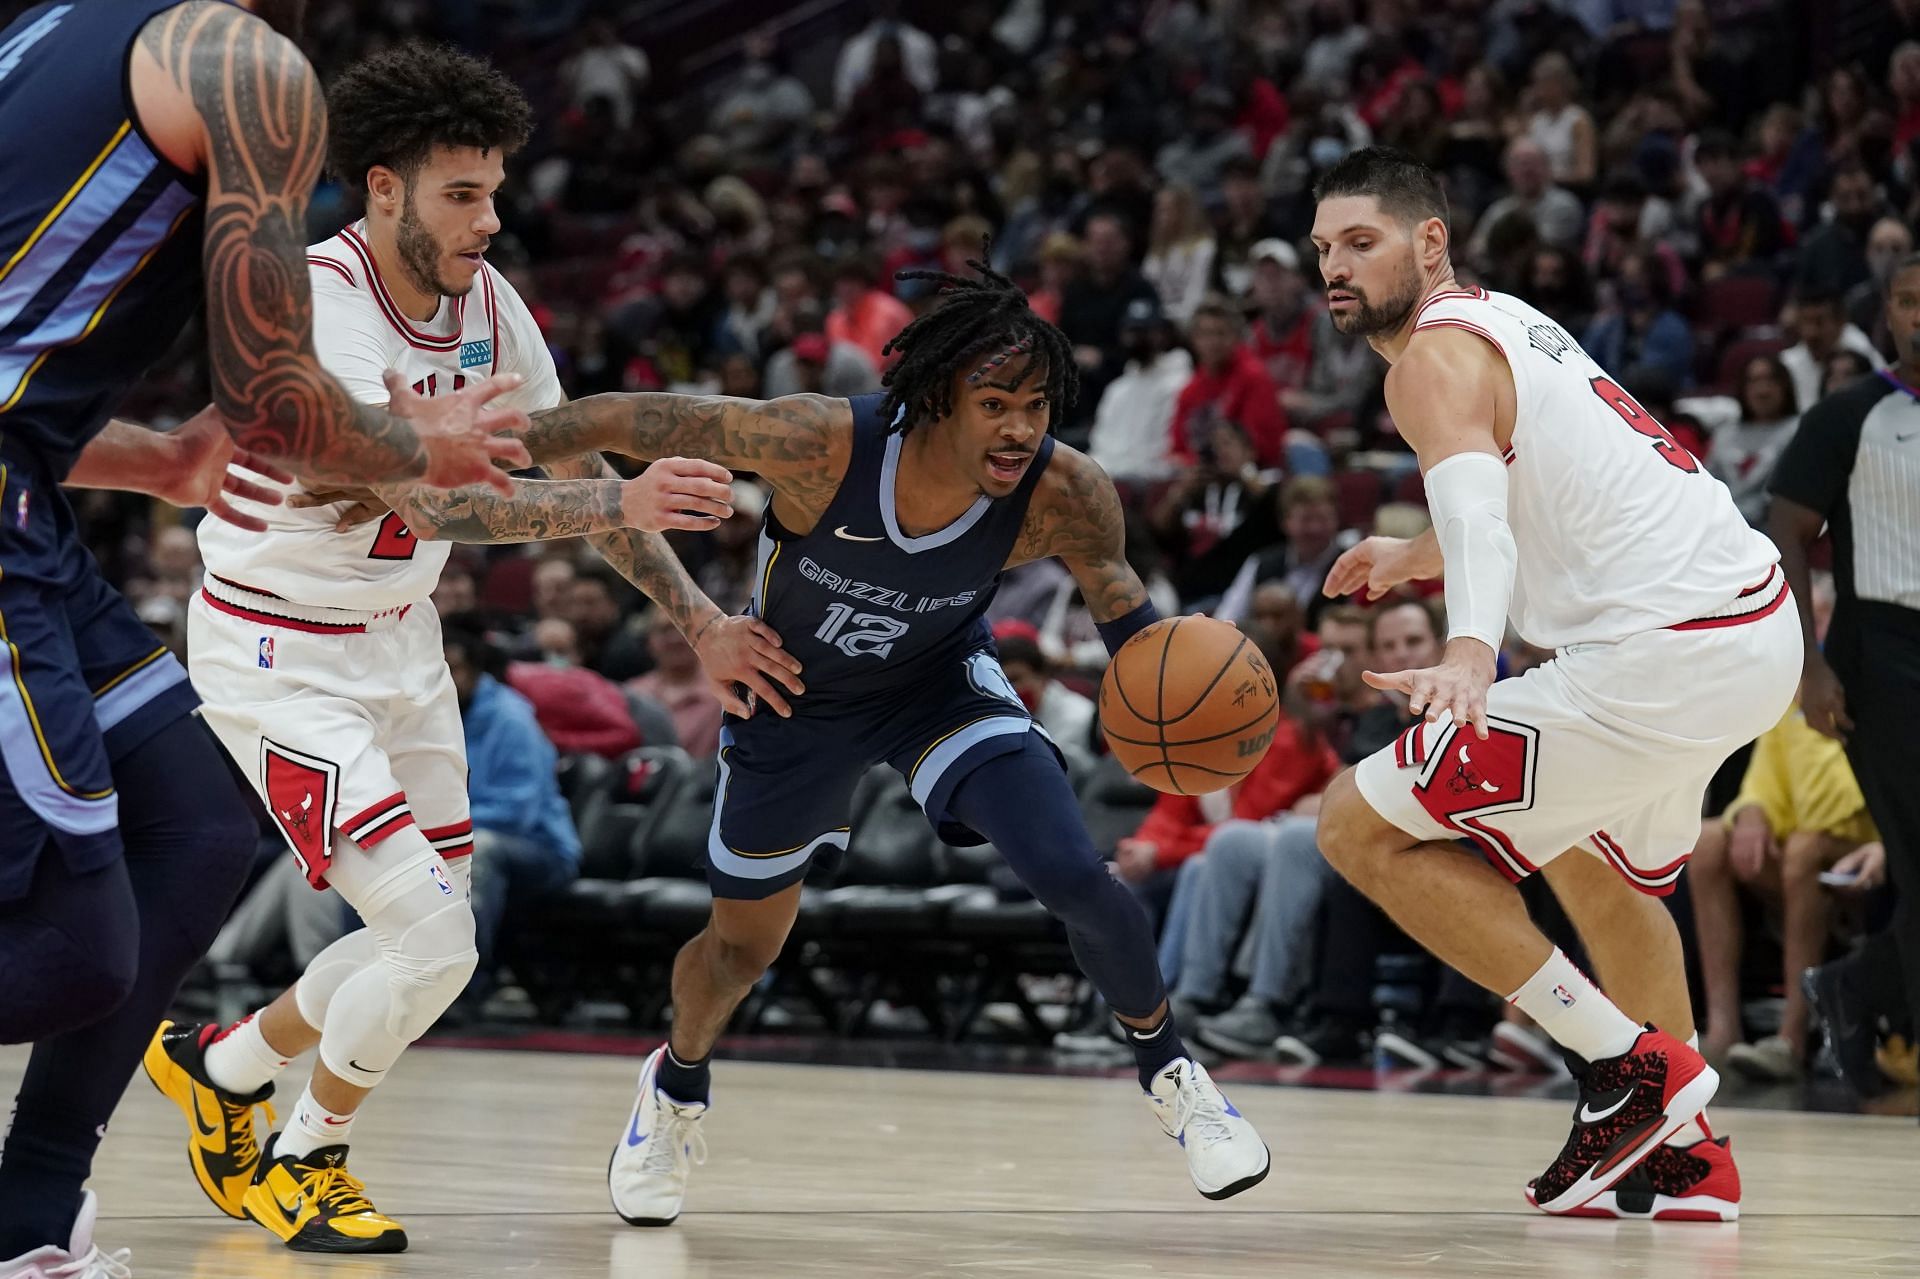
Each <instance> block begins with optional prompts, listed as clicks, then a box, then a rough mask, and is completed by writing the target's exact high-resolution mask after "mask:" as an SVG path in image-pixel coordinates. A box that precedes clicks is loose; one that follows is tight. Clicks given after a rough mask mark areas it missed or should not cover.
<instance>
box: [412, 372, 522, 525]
mask: <svg viewBox="0 0 1920 1279" xmlns="http://www.w3.org/2000/svg"><path fill="white" fill-rule="evenodd" d="M521 381H522V379H521V377H520V375H519V374H518V373H500V374H496V375H494V376H493V377H485V378H480V379H479V380H478V381H474V382H469V383H468V384H467V385H466V386H463V387H461V388H460V389H459V390H458V391H454V392H452V393H451V394H448V395H432V396H428V395H422V394H420V393H419V392H418V391H415V390H414V389H413V388H412V387H410V386H408V385H407V381H406V379H405V378H404V377H402V376H401V375H400V373H399V372H398V371H397V370H394V369H388V370H387V372H386V383H387V411H388V412H390V413H392V414H393V415H394V416H395V417H398V418H404V419H406V421H407V423H408V424H409V425H411V426H412V427H413V430H414V434H416V435H418V436H419V437H420V443H421V445H422V446H423V447H424V448H425V449H426V451H427V470H426V473H425V474H424V475H422V476H421V477H420V479H419V481H418V482H419V483H421V484H424V485H426V486H427V487H429V488H440V489H457V488H464V487H466V486H467V485H469V484H487V485H490V486H492V487H493V489H494V490H495V491H496V492H498V493H500V494H501V495H503V496H505V495H508V494H511V493H512V492H513V481H512V479H511V478H510V477H509V476H508V474H507V472H509V471H515V470H519V469H520V468H521V467H525V466H531V465H532V464H533V459H532V457H531V456H530V455H529V454H528V453H527V446H526V445H524V444H522V443H521V442H520V440H519V439H518V438H517V436H515V435H511V434H507V432H517V431H524V430H526V429H527V427H528V425H529V423H528V420H527V415H526V413H525V411H524V410H521V409H516V408H509V407H508V406H506V405H504V404H501V403H499V402H498V397H500V396H502V395H505V394H506V393H507V392H509V391H514V390H517V389H519V386H520V383H521Z"/></svg>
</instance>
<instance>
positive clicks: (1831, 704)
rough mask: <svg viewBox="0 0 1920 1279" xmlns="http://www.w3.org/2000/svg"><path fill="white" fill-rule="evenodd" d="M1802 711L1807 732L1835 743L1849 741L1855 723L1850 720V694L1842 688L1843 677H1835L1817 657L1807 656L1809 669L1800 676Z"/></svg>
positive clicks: (1822, 659) (1827, 666)
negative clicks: (1848, 703) (1820, 735)
mask: <svg viewBox="0 0 1920 1279" xmlns="http://www.w3.org/2000/svg"><path fill="white" fill-rule="evenodd" d="M1800 711H1801V713H1802V714H1804V715H1805V716H1806V717H1807V727H1808V728H1811V729H1812V730H1813V731H1814V732H1816V733H1824V734H1825V735H1826V736H1828V737H1831V738H1832V739H1833V740H1834V741H1836V742H1844V741H1846V740H1847V734H1848V733H1849V732H1851V731H1852V730H1853V720H1852V719H1850V718H1848V716H1847V692H1846V690H1845V689H1844V688H1842V687H1840V677H1839V676H1838V675H1835V674H1834V673H1833V667H1831V666H1829V665H1827V659H1826V658H1824V657H1822V656H1821V655H1820V654H1818V653H1812V652H1810V653H1808V654H1807V665H1806V669H1805V670H1804V671H1802V672H1801V675H1800Z"/></svg>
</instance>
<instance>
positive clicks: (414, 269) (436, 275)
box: [393, 185, 472, 297]
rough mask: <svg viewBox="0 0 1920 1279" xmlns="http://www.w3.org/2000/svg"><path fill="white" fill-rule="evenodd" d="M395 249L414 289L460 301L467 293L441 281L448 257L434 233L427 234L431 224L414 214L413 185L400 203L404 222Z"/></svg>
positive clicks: (395, 234) (398, 228)
mask: <svg viewBox="0 0 1920 1279" xmlns="http://www.w3.org/2000/svg"><path fill="white" fill-rule="evenodd" d="M393 246H394V248H395V249H396V250H397V251H398V252H399V254H400V269H401V270H402V271H405V272H406V273H407V280H408V282H409V283H410V284H412V285H413V287H414V288H416V289H419V290H420V291H421V292H423V293H430V294H433V295H434V296H435V297H457V296H460V295H462V294H464V293H465V292H466V291H467V290H466V289H455V288H449V287H448V286H447V282H446V281H445V280H444V279H442V278H441V275H440V263H441V261H442V260H443V259H444V258H445V256H446V255H445V254H443V253H441V252H440V242H439V241H438V240H436V239H434V238H433V232H431V231H429V230H427V224H426V223H424V222H422V221H421V220H420V215H419V213H418V212H416V211H415V210H414V207H413V187H412V186H411V185H409V186H408V187H407V197H406V199H405V200H403V201H401V203H400V221H399V223H398V225H396V226H395V227H394V232H393ZM471 287H472V285H468V288H471Z"/></svg>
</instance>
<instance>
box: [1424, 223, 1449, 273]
mask: <svg viewBox="0 0 1920 1279" xmlns="http://www.w3.org/2000/svg"><path fill="white" fill-rule="evenodd" d="M1446 257H1447V224H1446V222H1445V221H1444V220H1442V219H1440V218H1428V219H1427V220H1426V221H1425V222H1422V223H1421V224H1420V259H1421V265H1422V266H1425V267H1429V268H1431V267H1437V266H1439V265H1440V264H1441V263H1442V262H1444V261H1445V260H1446Z"/></svg>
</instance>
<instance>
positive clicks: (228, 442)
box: [154, 405, 293, 533]
mask: <svg viewBox="0 0 1920 1279" xmlns="http://www.w3.org/2000/svg"><path fill="white" fill-rule="evenodd" d="M165 439H166V440H167V442H168V444H169V445H171V446H172V449H173V453H174V462H173V465H172V467H171V468H170V473H169V474H168V475H167V476H166V477H165V478H164V479H163V480H162V481H161V482H160V483H159V484H158V485H157V488H158V490H159V491H157V492H155V493H154V496H155V497H158V498H159V499H161V500H162V501H164V502H171V503H173V505H175V506H183V507H184V506H204V507H206V508H207V514H209V515H212V516H214V517H215V518H217V519H222V520H225V521H226V522H227V523H229V524H232V525H233V526H235V527H236V528H243V529H246V530H247V531H248V532H250V533H264V532H265V531H266V528H267V522H266V521H265V520H263V519H261V518H260V517H259V516H257V515H248V514H247V513H245V512H244V511H241V510H239V509H238V508H237V507H235V506H234V505H233V503H232V502H230V501H228V499H229V498H235V497H240V498H245V499H246V500H247V501H249V502H258V503H260V504H261V505H263V506H278V505H280V501H281V498H280V493H279V492H278V491H277V490H275V489H270V488H268V487H266V486H265V485H263V484H256V483H255V482H253V481H252V480H250V479H248V478H247V477H246V476H244V475H238V474H235V473H234V472H233V471H232V470H231V469H229V468H230V467H235V466H237V467H240V468H242V469H243V470H248V471H252V472H253V473H254V474H255V475H258V476H261V477H262V478H264V479H269V480H274V481H276V482H278V483H281V484H290V483H292V482H293V476H291V475H289V474H288V473H287V472H285V471H283V470H281V469H280V468H279V467H277V466H275V465H274V464H273V463H271V462H269V461H267V460H266V459H265V458H263V457H260V456H259V455H257V454H254V453H249V452H248V451H247V450H245V449H242V448H236V447H234V443H233V437H232V436H231V435H229V434H228V433H227V421H226V419H225V418H223V417H221V416H220V410H218V409H216V408H214V407H212V406H211V405H209V406H208V407H207V408H204V409H202V410H200V412H198V413H196V414H194V415H193V416H192V417H190V418H188V419H187V420H186V421H185V422H183V423H181V424H180V425H179V426H178V427H175V428H174V429H173V430H172V431H169V432H168V433H167V434H166V436H165Z"/></svg>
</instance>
